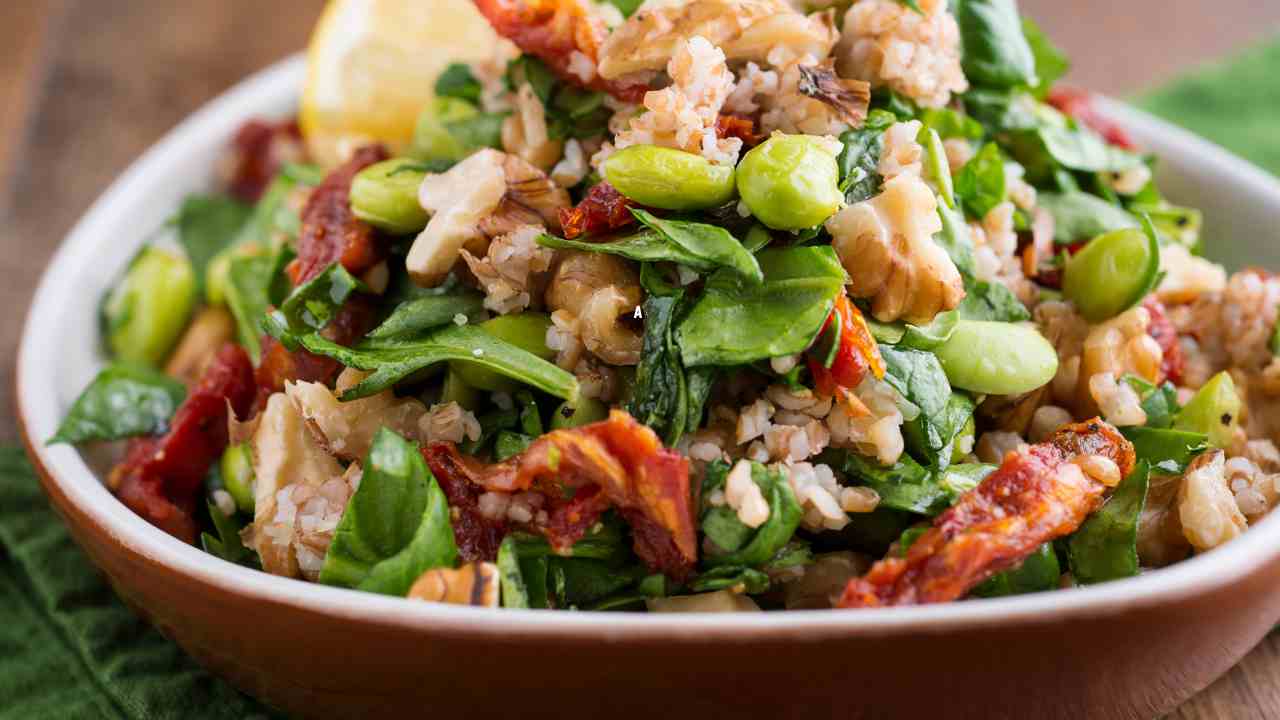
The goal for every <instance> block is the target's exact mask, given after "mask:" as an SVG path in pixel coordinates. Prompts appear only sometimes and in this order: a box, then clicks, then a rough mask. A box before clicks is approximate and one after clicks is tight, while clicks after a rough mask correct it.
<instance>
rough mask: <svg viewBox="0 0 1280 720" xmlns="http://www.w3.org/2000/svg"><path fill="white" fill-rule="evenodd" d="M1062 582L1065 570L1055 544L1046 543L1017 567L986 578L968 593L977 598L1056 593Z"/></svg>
mask: <svg viewBox="0 0 1280 720" xmlns="http://www.w3.org/2000/svg"><path fill="white" fill-rule="evenodd" d="M1061 580H1062V567H1061V566H1060V565H1059V564H1058V553H1056V552H1054V549H1053V543H1051V542H1047V543H1044V544H1043V545H1041V546H1040V547H1038V548H1036V550H1035V552H1033V553H1031V554H1030V555H1028V556H1027V558H1026V559H1025V560H1023V561H1022V562H1020V563H1018V565H1017V567H1014V568H1012V569H1009V570H1005V571H1004V572H1002V573H999V574H997V575H993V576H991V577H989V578H987V579H986V580H985V581H984V582H983V583H982V584H981V585H978V586H977V587H975V588H974V589H973V590H971V591H970V592H969V594H970V595H973V596H974V597H982V598H992V597H1007V596H1009V595H1026V594H1028V593H1037V592H1045V591H1046V590H1055V589H1057V587H1058V584H1059V583H1060V582H1061Z"/></svg>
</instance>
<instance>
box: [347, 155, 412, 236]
mask: <svg viewBox="0 0 1280 720" xmlns="http://www.w3.org/2000/svg"><path fill="white" fill-rule="evenodd" d="M426 176H427V173H426V172H425V171H423V170H422V169H421V168H420V167H419V166H417V165H415V164H414V161H413V160H410V159H409V158H395V159H392V160H386V161H383V162H380V163H377V164H375V165H370V166H369V167H367V168H365V169H364V170H361V171H360V172H359V173H357V174H356V176H355V178H354V179H353V180H352V181H351V211H352V212H353V213H355V216H356V217H358V218H360V219H361V220H364V221H365V222H367V223H369V224H370V225H372V226H374V227H376V228H378V229H380V230H385V231H387V232H389V233H391V234H393V235H411V234H413V233H417V232H420V231H421V230H422V229H423V228H424V227H426V226H427V221H428V220H429V219H430V217H429V216H428V215H427V211H426V210H423V209H422V205H421V204H420V203H419V202H418V188H419V186H421V185H422V179H423V178H425V177H426Z"/></svg>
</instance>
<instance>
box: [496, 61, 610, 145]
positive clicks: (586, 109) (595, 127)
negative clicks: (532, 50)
mask: <svg viewBox="0 0 1280 720" xmlns="http://www.w3.org/2000/svg"><path fill="white" fill-rule="evenodd" d="M506 79H507V86H508V87H510V88H511V89H512V90H517V89H519V87H520V85H521V84H522V83H526V82H527V83H529V85H530V87H532V88H533V92H534V94H535V95H537V96H538V99H539V100H541V101H542V104H543V106H544V108H545V110H546V114H547V131H548V134H549V135H550V136H551V138H552V139H553V140H557V139H561V138H570V137H572V138H586V137H592V136H594V135H599V134H601V133H602V132H604V130H605V129H606V128H607V127H608V123H609V117H610V116H611V115H612V111H610V110H609V109H608V108H607V107H605V105H604V95H603V94H602V93H598V92H592V91H589V90H583V89H580V88H577V87H574V86H572V85H568V84H566V83H562V82H561V81H560V80H559V79H557V78H556V76H555V74H554V73H553V72H552V71H551V69H550V68H548V67H547V66H546V64H544V63H543V62H542V61H541V60H539V59H537V58H535V57H533V56H532V55H521V56H520V57H518V58H516V59H515V60H512V61H511V63H509V64H508V65H507V78H506Z"/></svg>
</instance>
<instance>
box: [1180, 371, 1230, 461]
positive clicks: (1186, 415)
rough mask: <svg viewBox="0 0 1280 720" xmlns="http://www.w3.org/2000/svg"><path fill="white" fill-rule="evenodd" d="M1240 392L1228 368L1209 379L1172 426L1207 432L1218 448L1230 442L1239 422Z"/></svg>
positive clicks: (1184, 407) (1210, 441) (1211, 441)
mask: <svg viewBox="0 0 1280 720" xmlns="http://www.w3.org/2000/svg"><path fill="white" fill-rule="evenodd" d="M1240 406H1241V402H1240V393H1238V392H1236V384H1235V382H1233V381H1232V380H1231V375H1230V374H1229V373H1227V372H1226V371H1223V372H1220V373H1218V374H1217V375H1214V376H1213V377H1211V378H1209V382H1207V383H1205V384H1204V385H1203V386H1202V387H1201V388H1200V389H1199V390H1198V391H1196V394H1195V395H1194V396H1193V397H1192V398H1191V400H1190V401H1188V402H1187V404H1186V405H1185V406H1183V408H1182V410H1180V411H1178V415H1177V416H1176V417H1175V418H1174V419H1173V426H1174V427H1175V428H1177V429H1178V430H1187V431H1189V432H1198V433H1204V434H1205V435H1208V436H1209V444H1210V445H1213V446H1214V447H1217V448H1226V447H1229V446H1230V445H1231V442H1232V440H1233V439H1234V436H1235V430H1236V427H1237V426H1239V424H1240Z"/></svg>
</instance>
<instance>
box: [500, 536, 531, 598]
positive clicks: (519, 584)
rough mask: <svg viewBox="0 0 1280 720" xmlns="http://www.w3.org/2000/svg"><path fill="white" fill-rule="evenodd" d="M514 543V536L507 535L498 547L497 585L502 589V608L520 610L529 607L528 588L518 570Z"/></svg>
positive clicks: (518, 565) (518, 562) (518, 560)
mask: <svg viewBox="0 0 1280 720" xmlns="http://www.w3.org/2000/svg"><path fill="white" fill-rule="evenodd" d="M516 542H517V541H516V537H515V535H508V536H506V537H505V538H503V539H502V544H501V545H499V546H498V563H497V565H498V584H499V586H500V587H501V588H502V607H505V608H517V609H521V608H527V607H529V587H528V586H527V585H525V582H524V574H523V573H522V572H521V570H520V557H519V555H518V554H517V552H516Z"/></svg>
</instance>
